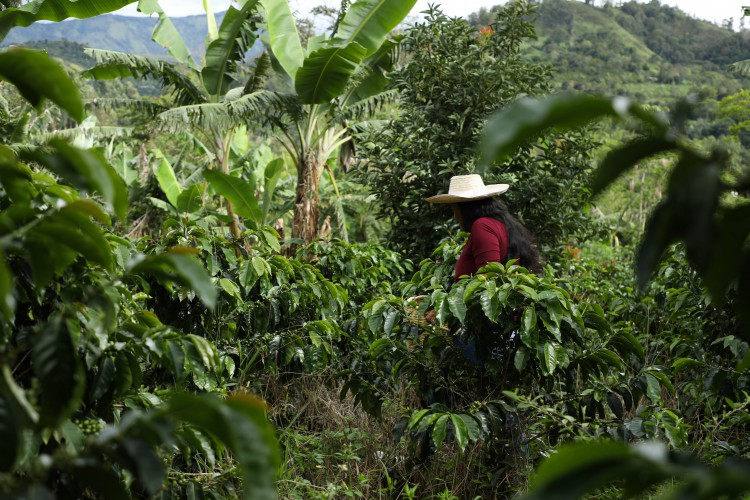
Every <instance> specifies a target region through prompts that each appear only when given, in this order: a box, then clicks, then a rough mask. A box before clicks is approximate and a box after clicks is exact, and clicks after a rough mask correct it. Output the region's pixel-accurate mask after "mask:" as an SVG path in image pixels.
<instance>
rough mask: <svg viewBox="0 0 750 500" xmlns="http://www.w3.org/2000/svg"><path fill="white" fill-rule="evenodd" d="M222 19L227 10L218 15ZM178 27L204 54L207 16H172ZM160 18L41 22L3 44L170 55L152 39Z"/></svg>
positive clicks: (13, 32) (112, 17) (111, 17)
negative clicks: (75, 45) (75, 46)
mask: <svg viewBox="0 0 750 500" xmlns="http://www.w3.org/2000/svg"><path fill="white" fill-rule="evenodd" d="M216 17H217V22H221V19H222V18H223V13H221V14H217V16H216ZM172 22H173V23H174V25H175V27H176V28H177V30H178V31H179V32H180V34H181V35H182V37H183V38H184V40H185V43H187V45H188V48H189V49H190V51H191V52H192V53H193V54H194V55H195V56H201V55H203V52H204V50H205V40H206V32H207V28H206V16H204V15H197V16H186V17H175V18H172ZM155 25H156V17H130V16H116V15H111V14H110V15H105V16H98V17H93V18H90V19H72V20H69V21H64V22H61V23H43V24H42V23H37V24H32V25H31V26H29V27H27V28H13V29H12V30H11V32H10V33H9V34H8V37H7V38H6V39H5V40H4V41H3V45H14V44H23V43H28V42H41V41H59V40H69V41H72V42H77V43H80V44H81V45H84V46H86V47H94V48H97V49H108V50H116V51H120V52H128V53H134V54H150V55H166V53H167V52H166V50H164V49H163V48H162V47H161V46H160V45H158V44H157V43H155V42H153V41H151V31H152V30H153V29H154V26H155Z"/></svg>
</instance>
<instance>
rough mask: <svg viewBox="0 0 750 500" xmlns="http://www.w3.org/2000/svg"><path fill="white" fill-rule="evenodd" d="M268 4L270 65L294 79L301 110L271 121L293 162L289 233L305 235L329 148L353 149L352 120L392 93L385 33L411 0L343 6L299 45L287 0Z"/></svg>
mask: <svg viewBox="0 0 750 500" xmlns="http://www.w3.org/2000/svg"><path fill="white" fill-rule="evenodd" d="M261 2H262V4H263V7H264V8H265V10H266V22H267V27H268V37H267V39H266V40H264V41H265V42H266V44H267V46H268V47H269V50H270V52H271V55H272V56H273V59H274V62H276V63H277V64H275V65H274V68H275V69H276V70H277V72H278V73H279V74H280V75H281V76H282V77H283V78H286V79H288V80H290V81H291V82H293V86H294V92H293V93H292V94H291V97H292V98H293V100H294V102H296V103H297V104H298V105H299V107H300V108H301V109H302V110H303V112H302V113H298V114H296V115H292V114H289V113H286V114H277V115H276V116H272V118H271V121H272V123H273V124H274V125H276V126H277V127H278V129H279V130H280V131H281V134H280V135H279V141H280V142H281V144H282V145H283V147H284V148H285V149H286V151H287V152H288V154H289V155H290V157H291V159H292V161H293V163H294V164H295V165H296V167H297V188H296V194H295V201H294V219H293V225H292V237H293V238H300V239H302V240H304V241H306V242H310V241H312V240H313V239H315V238H316V237H317V235H318V219H319V207H320V198H319V193H318V186H319V183H320V177H321V175H322V173H323V172H324V171H328V172H329V173H330V174H331V176H332V181H333V169H331V168H330V165H328V167H329V168H326V165H327V162H328V161H329V158H330V157H331V155H332V154H333V153H334V152H335V151H336V150H339V151H340V152H341V154H342V156H348V154H349V153H351V151H352V142H351V141H352V135H351V128H350V122H354V121H359V120H362V119H364V118H367V117H371V116H372V115H373V114H374V113H375V112H376V111H377V110H378V109H380V108H381V107H382V106H383V104H385V103H387V102H388V101H390V100H392V99H394V98H395V92H394V91H389V90H386V89H387V83H388V80H387V77H386V72H387V71H388V70H390V69H391V68H392V66H393V64H394V59H395V56H394V49H395V48H396V47H397V45H398V42H397V41H396V40H394V39H388V35H389V34H390V32H391V31H392V30H393V29H394V28H395V27H396V26H397V25H398V24H399V23H400V22H402V21H403V19H404V18H405V17H406V15H407V14H408V13H409V12H410V11H411V9H412V7H413V6H414V4H415V3H416V2H415V0H406V1H404V0H359V1H357V2H354V3H353V4H352V5H351V6H350V7H349V9H348V11H347V12H346V13H342V16H341V17H340V22H338V23H336V26H335V28H334V32H333V33H332V34H331V36H330V37H329V36H326V35H325V34H323V35H317V36H314V37H311V38H310V39H309V40H308V42H307V47H305V48H303V47H302V42H301V40H300V37H299V34H298V32H297V28H296V25H295V22H294V17H293V15H292V12H291V10H290V8H289V3H288V2H287V1H286V0H261Z"/></svg>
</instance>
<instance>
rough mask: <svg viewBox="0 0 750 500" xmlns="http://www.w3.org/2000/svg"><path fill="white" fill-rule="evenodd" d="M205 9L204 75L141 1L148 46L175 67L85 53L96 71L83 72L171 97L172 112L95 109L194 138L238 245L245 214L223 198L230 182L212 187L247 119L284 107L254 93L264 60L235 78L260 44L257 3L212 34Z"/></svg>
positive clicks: (146, 107) (143, 105) (156, 10)
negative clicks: (150, 86) (154, 86)
mask: <svg viewBox="0 0 750 500" xmlns="http://www.w3.org/2000/svg"><path fill="white" fill-rule="evenodd" d="M204 8H205V10H206V17H207V23H208V26H209V30H208V31H209V34H208V37H207V47H206V56H205V63H204V65H203V66H202V67H200V66H199V65H198V64H197V63H196V62H195V60H194V59H193V58H192V56H191V55H190V52H189V50H188V49H187V45H186V44H185V42H184V40H183V39H182V38H181V36H180V34H179V33H178V32H177V30H176V29H175V27H174V25H173V24H172V22H171V21H170V20H169V18H168V16H167V15H166V14H165V13H164V11H163V10H162V9H161V8H160V7H159V4H158V2H157V1H156V0H140V2H139V4H138V9H139V10H140V11H141V12H144V13H148V14H152V13H153V14H158V16H159V22H158V24H157V27H156V29H155V30H154V32H153V39H154V40H155V41H157V42H159V43H161V44H162V45H164V46H165V47H167V48H168V50H169V53H170V55H171V56H172V57H174V59H175V60H176V61H175V62H170V61H164V60H160V59H156V58H151V57H144V56H138V55H134V54H125V53H121V52H113V51H105V50H94V49H89V50H88V53H89V54H90V55H92V56H93V57H94V58H95V59H96V61H97V64H96V66H94V67H93V68H90V69H89V70H87V71H85V72H84V76H86V77H89V78H93V79H96V80H107V79H114V78H129V77H133V78H152V79H156V80H158V81H159V82H160V83H161V85H162V87H163V88H164V89H165V90H167V91H169V92H171V94H172V97H173V105H172V106H167V107H164V106H160V105H155V104H154V103H152V102H149V101H139V100H122V99H120V100H117V101H109V102H106V103H105V102H100V103H99V104H107V105H118V106H122V105H125V106H131V107H138V108H139V109H141V110H143V111H149V112H150V113H151V116H153V117H154V118H155V119H156V120H155V123H156V124H157V125H158V126H161V127H163V128H166V129H169V130H174V131H185V130H189V131H190V132H192V133H193V134H194V135H195V136H196V137H198V138H199V140H200V141H201V143H202V144H204V145H205V146H206V149H207V152H208V153H209V154H208V156H209V168H208V170H207V172H206V174H207V175H206V180H207V181H208V182H209V183H210V184H211V186H212V188H213V189H214V191H216V192H217V193H218V194H220V195H221V196H222V197H223V198H224V206H225V207H226V209H227V214H228V215H229V217H230V219H231V221H232V222H230V229H231V232H232V234H233V235H234V236H235V237H239V236H240V234H241V230H240V221H239V217H238V216H241V217H243V218H244V219H247V212H246V211H245V210H243V208H240V209H239V211H237V207H236V206H235V203H236V199H237V198H236V197H233V196H231V195H228V192H229V191H227V190H226V189H225V187H227V185H229V186H232V185H233V182H228V183H227V182H220V181H219V180H217V179H224V180H226V177H225V176H229V175H230V173H229V172H230V152H231V144H232V140H233V138H234V136H235V132H236V131H237V127H238V126H239V125H241V124H242V123H243V122H244V121H246V120H247V119H248V116H250V115H253V114H261V113H263V112H265V110H266V109H267V108H269V107H278V108H284V107H288V103H285V102H284V100H283V99H282V98H280V97H278V96H275V95H272V94H271V93H264V92H262V91H259V89H260V87H261V86H262V83H263V80H264V77H265V74H266V73H267V70H268V66H269V64H268V58H267V57H263V56H261V57H260V58H259V59H258V60H257V61H256V64H255V70H254V71H253V72H252V73H251V74H250V75H249V76H248V77H246V78H245V80H244V81H239V80H238V76H237V74H236V70H237V69H238V65H239V63H241V62H242V61H243V60H244V58H245V54H246V52H247V51H248V50H249V49H250V48H251V47H252V46H253V44H254V43H255V40H256V39H257V37H258V35H257V33H258V31H259V27H258V22H259V20H260V18H259V13H258V9H259V0H241V1H240V2H239V6H238V7H234V6H230V7H229V9H228V10H227V12H226V14H225V16H224V19H223V20H222V22H221V25H220V26H218V27H217V26H216V19H215V17H214V14H213V11H212V10H211V8H210V4H209V2H208V1H204ZM293 107H294V103H292V108H293ZM292 111H294V109H292ZM209 171H210V173H209ZM230 181H231V179H230ZM246 196H249V193H247V192H246V193H243V197H246ZM252 196H253V197H255V194H254V193H253V194H252ZM246 201H247V202H248V203H251V202H249V200H247V199H246ZM256 205H257V201H256ZM240 212H242V213H240Z"/></svg>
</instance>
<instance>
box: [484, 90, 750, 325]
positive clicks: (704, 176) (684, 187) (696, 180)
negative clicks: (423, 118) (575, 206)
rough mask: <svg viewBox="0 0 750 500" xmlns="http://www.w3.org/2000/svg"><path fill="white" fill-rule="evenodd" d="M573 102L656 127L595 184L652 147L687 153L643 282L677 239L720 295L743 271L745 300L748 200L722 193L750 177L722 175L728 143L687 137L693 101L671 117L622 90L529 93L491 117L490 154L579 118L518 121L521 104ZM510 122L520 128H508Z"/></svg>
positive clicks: (644, 252)
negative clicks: (701, 143) (615, 94)
mask: <svg viewBox="0 0 750 500" xmlns="http://www.w3.org/2000/svg"><path fill="white" fill-rule="evenodd" d="M569 105H572V106H575V107H576V108H577V109H579V110H580V109H585V110H587V113H590V114H588V119H589V120H594V119H598V118H601V117H603V116H626V117H630V118H633V119H637V120H639V121H640V122H641V124H642V125H643V126H645V127H648V128H647V130H648V133H647V137H646V139H644V140H640V141H639V140H636V141H635V142H632V143H630V144H628V145H625V146H623V147H622V148H619V149H618V150H614V151H612V152H610V153H609V154H608V156H607V158H606V159H605V161H604V162H603V163H602V164H601V166H600V167H599V169H598V170H597V173H596V176H597V179H598V180H597V181H595V185H596V186H597V187H599V188H603V187H605V186H607V185H608V184H609V183H611V182H612V181H613V180H614V179H615V178H616V177H617V176H618V175H619V174H620V173H621V172H623V171H624V170H626V169H628V168H631V167H632V165H633V163H634V162H636V161H638V160H640V159H643V158H644V157H646V156H648V155H652V154H655V153H660V152H663V151H675V152H677V153H678V155H679V157H678V160H677V163H676V165H675V168H674V170H673V171H672V173H671V175H670V178H669V184H668V187H667V193H666V196H665V197H664V198H663V199H662V201H661V203H660V204H659V205H658V206H657V207H656V209H655V210H654V213H653V214H652V215H651V218H650V220H649V223H648V226H647V229H646V233H645V235H644V237H643V242H642V244H641V247H640V251H639V257H638V260H637V266H638V267H637V271H638V282H639V284H640V286H641V287H643V286H644V285H645V283H646V282H647V281H648V279H649V276H650V275H651V273H652V272H653V270H654V268H655V267H656V264H657V262H658V261H659V258H660V257H661V255H662V254H663V253H664V251H665V249H666V248H667V247H668V246H669V245H670V244H672V243H675V242H677V241H682V242H684V244H685V246H686V250H687V255H688V257H689V258H690V260H691V261H692V263H693V264H694V265H695V266H696V268H697V269H698V270H699V271H700V272H701V274H702V275H703V277H704V278H705V280H706V285H707V287H708V289H709V292H710V293H711V295H712V297H713V299H714V300H715V301H721V300H722V299H723V297H724V295H725V294H726V291H727V289H728V288H729V287H730V285H731V284H732V283H733V282H734V280H735V279H737V278H739V282H738V291H739V294H740V300H743V297H744V295H745V294H746V293H747V292H746V289H747V288H748V287H750V283H746V279H745V273H744V269H745V268H746V267H747V266H748V264H747V262H746V257H747V256H745V255H744V254H743V251H742V248H743V242H744V241H745V240H746V238H747V236H748V231H749V230H750V227H745V225H744V224H743V223H741V222H739V221H743V220H747V218H746V217H745V216H744V215H742V214H743V212H744V211H745V210H746V208H747V207H746V206H745V203H744V201H743V200H742V199H737V200H734V201H732V202H729V203H721V202H720V201H721V198H722V196H723V194H724V193H728V192H736V193H738V194H739V193H742V194H743V195H744V193H745V191H746V188H745V184H746V180H745V179H744V177H740V178H738V179H735V180H733V181H731V182H725V181H724V180H723V179H722V174H723V172H725V171H726V170H727V169H728V162H727V156H726V153H725V152H724V151H722V150H721V149H718V148H717V149H715V150H713V151H712V152H711V153H710V154H709V155H706V154H705V153H702V152H699V151H696V150H695V149H693V148H691V147H690V146H689V145H687V144H685V143H684V142H683V141H680V140H679V134H680V133H682V131H683V130H684V127H685V119H686V117H687V115H688V113H689V110H690V109H691V107H692V106H693V105H694V103H693V102H691V101H689V100H688V101H685V102H682V103H679V104H678V105H677V106H676V107H675V110H674V112H673V114H672V117H671V120H669V121H665V118H664V117H662V116H659V115H656V114H654V113H651V112H648V111H645V110H643V109H641V108H639V107H637V106H631V104H630V102H629V101H627V100H623V99H622V98H616V99H614V100H613V101H611V104H610V105H604V106H603V101H602V99H601V98H599V97H576V98H571V99H567V98H565V97H558V98H551V99H547V100H544V101H523V102H521V103H519V104H517V105H516V107H515V108H510V109H508V110H505V111H503V112H501V113H500V114H498V115H497V116H496V118H495V120H494V121H493V122H492V123H491V124H490V125H488V132H487V137H488V140H487V144H488V145H489V146H488V148H487V153H488V155H489V157H502V156H503V155H505V154H507V151H506V149H505V146H506V145H508V146H512V145H513V144H519V143H521V142H522V141H523V140H527V139H529V137H533V136H534V135H535V134H537V133H539V132H541V131H543V130H545V129H547V128H549V127H550V126H553V125H554V126H557V127H558V128H570V127H574V126H576V125H577V124H578V123H576V122H568V121H565V120H564V116H565V115H560V116H557V117H556V118H555V119H551V120H547V119H542V120H536V121H535V123H534V125H533V126H530V127H522V126H518V124H517V122H518V121H519V120H524V121H525V119H526V118H525V117H521V118H519V115H518V114H517V113H518V111H517V110H518V109H519V108H520V107H523V109H527V108H534V109H535V110H536V114H537V115H538V116H542V117H548V116H549V117H552V116H555V112H554V110H556V109H559V108H560V107H563V108H564V107H567V106H569ZM561 117H562V119H561ZM507 129H510V130H514V131H515V132H516V133H515V134H507V135H506V130H507ZM644 141H648V143H647V144H646V143H644ZM646 146H647V147H646ZM738 313H739V316H740V319H741V321H743V322H745V324H746V325H747V324H748V318H746V317H745V312H744V310H743V309H740V310H738Z"/></svg>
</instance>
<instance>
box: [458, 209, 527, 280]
mask: <svg viewBox="0 0 750 500" xmlns="http://www.w3.org/2000/svg"><path fill="white" fill-rule="evenodd" d="M457 205H458V208H459V210H460V211H461V223H462V227H461V229H463V230H464V231H471V226H472V225H473V224H474V222H475V221H476V220H477V219H479V218H481V217H492V218H493V219H497V220H499V221H500V222H502V223H503V224H505V230H506V231H507V232H508V255H506V257H505V260H506V261H507V260H509V259H518V260H519V264H520V265H522V266H524V267H525V268H526V269H529V270H530V271H532V272H535V273H540V272H541V270H542V265H541V263H540V258H539V251H538V250H537V249H536V246H534V238H533V237H532V236H531V233H529V230H528V229H526V228H525V227H524V225H523V224H521V222H520V221H519V220H518V219H516V218H515V217H513V215H511V213H510V211H509V210H508V207H507V206H506V205H505V203H503V202H502V201H500V200H498V199H495V198H485V199H483V200H475V201H465V202H463V203H458V204H457Z"/></svg>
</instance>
